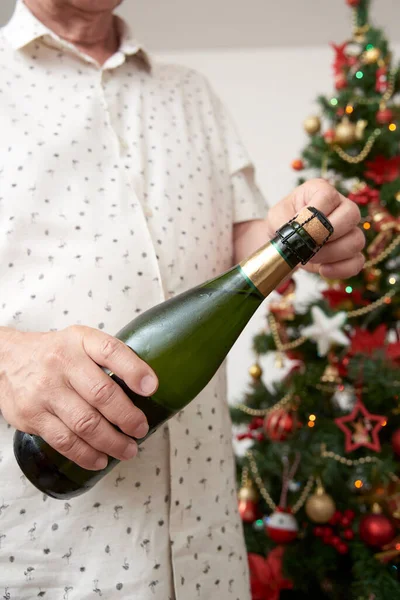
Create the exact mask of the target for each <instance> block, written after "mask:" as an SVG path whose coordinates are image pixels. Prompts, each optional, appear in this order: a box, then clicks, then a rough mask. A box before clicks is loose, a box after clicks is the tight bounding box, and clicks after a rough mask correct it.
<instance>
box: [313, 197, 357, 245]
mask: <svg viewBox="0 0 400 600" xmlns="http://www.w3.org/2000/svg"><path fill="white" fill-rule="evenodd" d="M337 194H338V196H339V198H340V200H341V202H340V204H339V205H338V206H337V207H336V208H335V209H334V210H333V212H331V213H330V215H329V216H328V215H327V216H328V218H329V221H330V222H331V223H332V226H333V229H334V232H333V234H332V236H331V237H330V239H329V243H332V242H334V241H335V240H338V239H339V238H342V237H343V236H345V235H347V234H348V233H350V232H353V233H355V231H356V229H357V228H358V225H359V223H360V219H361V214H360V209H359V208H358V206H357V205H356V204H355V203H354V202H352V201H351V200H348V199H347V198H345V197H344V196H342V195H341V194H339V193H338V192H337ZM316 208H317V207H316Z"/></svg>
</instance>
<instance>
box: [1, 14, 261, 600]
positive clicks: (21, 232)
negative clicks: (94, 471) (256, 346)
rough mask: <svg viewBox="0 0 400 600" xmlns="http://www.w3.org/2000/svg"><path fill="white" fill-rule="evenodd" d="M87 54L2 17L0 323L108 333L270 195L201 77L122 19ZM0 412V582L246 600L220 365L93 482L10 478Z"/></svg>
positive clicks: (228, 238)
mask: <svg viewBox="0 0 400 600" xmlns="http://www.w3.org/2000/svg"><path fill="white" fill-rule="evenodd" d="M120 26H121V28H122V29H123V38H122V41H121V47H120V50H119V52H117V53H116V54H115V55H114V56H113V57H111V58H110V59H109V61H107V63H106V64H105V65H104V66H103V67H102V68H100V67H99V66H98V65H97V64H96V63H95V62H94V61H93V60H91V59H90V58H89V57H87V56H84V55H82V54H80V53H79V52H78V51H77V50H76V49H75V48H73V47H72V46H71V45H69V44H66V43H65V42H62V40H59V39H58V38H57V37H56V36H55V35H53V34H52V33H51V32H49V31H48V30H46V28H45V27H44V26H43V25H42V24H41V23H39V22H38V21H37V20H36V19H35V18H34V17H33V16H32V15H31V13H30V12H29V11H28V10H27V8H26V7H25V6H24V5H23V4H22V3H19V4H18V5H17V10H16V13H15V15H14V17H13V20H12V21H11V22H10V24H9V25H8V26H7V27H6V28H4V29H3V30H1V32H0V131H1V137H2V144H1V147H0V257H1V260H0V271H1V282H2V285H1V291H0V324H1V325H3V326H10V327H16V328H18V329H21V330H32V331H34V330H38V331H47V330H58V329H62V328H64V327H67V326H68V325H72V324H74V323H82V324H85V325H89V326H91V327H97V328H99V329H103V330H104V331H107V332H108V333H111V334H114V333H116V332H117V331H118V330H119V329H120V328H121V327H122V326H123V325H125V324H126V323H127V322H128V321H130V320H131V319H132V318H133V317H134V316H135V314H138V313H140V312H141V311H144V310H146V309H148V308H150V307H151V306H153V305H155V304H157V303H159V302H162V301H163V300H165V299H166V298H168V297H171V296H172V295H174V294H176V293H179V292H182V291H184V290H186V289H188V288H190V287H192V286H194V285H196V284H198V283H200V282H202V281H204V280H206V279H208V278H210V277H212V276H213V275H215V274H218V273H220V272H221V271H223V270H224V269H226V268H228V267H229V266H230V265H231V262H232V250H233V249H232V227H233V224H234V223H235V222H239V221H244V220H250V219H254V218H261V217H263V216H264V213H265V211H266V205H265V202H264V200H263V199H262V198H261V195H260V194H259V192H258V190H257V188H256V186H255V184H254V179H253V171H252V167H251V163H250V161H249V159H248V157H247V155H246V152H245V150H244V149H243V147H242V145H241V142H240V140H239V138H238V136H237V134H236V132H235V129H234V126H233V125H232V122H231V120H230V119H229V117H228V116H227V113H226V111H225V110H224V108H223V106H222V105H221V103H220V101H219V100H218V99H217V98H216V97H215V95H214V93H213V92H212V90H210V87H209V85H208V84H207V82H206V81H205V80H204V78H203V77H201V76H200V75H198V74H197V73H195V72H193V71H190V70H188V69H185V68H181V67H176V66H171V65H162V64H156V63H154V62H153V61H151V62H150V59H149V58H148V56H147V55H146V54H145V53H144V51H143V50H142V49H141V47H140V45H139V44H137V42H135V40H134V39H133V38H132V37H131V35H130V33H129V30H128V29H127V27H126V26H125V25H124V24H123V23H122V22H121V23H120ZM12 437H13V431H12V429H11V428H10V427H9V426H8V425H7V424H6V423H5V421H4V420H3V419H2V418H1V416H0V592H1V593H0V597H1V595H2V596H3V597H4V598H6V599H7V600H32V599H34V598H45V600H89V599H90V600H94V599H96V598H98V597H103V598H107V599H108V598H119V597H120V598H126V599H135V600H136V599H137V600H169V599H171V600H172V599H175V598H176V599H177V600H187V599H188V598H190V599H193V600H196V599H200V600H209V599H210V598H218V599H219V600H246V599H247V598H249V592H248V579H247V562H246V554H245V549H244V544H243V536H242V529H241V523H240V520H239V518H238V515H237V508H236V491H235V482H234V467H233V457H232V447H231V432H230V420H229V413H228V408H227V404H226V389H225V370H224V369H221V370H220V372H219V373H218V374H217V376H216V377H215V378H214V379H213V381H212V382H211V383H210V384H209V386H208V387H207V388H206V389H205V390H204V391H203V392H202V393H201V394H200V395H199V396H198V398H197V399H196V400H195V401H194V402H193V403H192V404H191V405H190V406H189V407H188V408H187V409H185V410H184V411H183V412H181V413H180V414H179V415H178V416H177V417H176V418H175V419H173V420H171V421H170V422H169V424H168V425H167V426H165V427H164V428H163V429H161V430H160V431H159V432H157V433H156V434H155V435H154V436H152V438H150V439H149V440H148V441H147V442H146V443H145V444H144V445H143V447H142V448H141V451H140V454H139V457H138V458H137V459H134V460H132V461H129V462H128V463H124V464H122V463H121V464H120V465H119V466H118V467H116V468H115V469H114V471H112V472H111V473H110V474H109V475H108V476H107V477H106V478H105V479H104V480H102V481H101V482H100V483H98V484H97V485H96V486H95V488H94V489H93V490H91V491H90V492H88V493H86V494H84V495H83V496H81V497H79V498H76V499H73V500H71V501H69V502H62V501H58V500H52V499H50V498H47V497H46V496H43V495H42V494H40V493H39V492H38V491H37V490H36V489H35V488H33V487H32V486H31V485H30V484H29V482H27V481H26V480H25V478H24V477H23V476H22V474H21V472H20V470H19V469H18V466H17V464H16V462H15V459H14V456H13V452H12Z"/></svg>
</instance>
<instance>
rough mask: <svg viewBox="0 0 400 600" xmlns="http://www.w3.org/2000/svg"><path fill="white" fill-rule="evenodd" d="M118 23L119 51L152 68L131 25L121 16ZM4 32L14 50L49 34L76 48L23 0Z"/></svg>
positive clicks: (57, 41) (53, 38)
mask: <svg viewBox="0 0 400 600" xmlns="http://www.w3.org/2000/svg"><path fill="white" fill-rule="evenodd" d="M117 23H118V30H119V34H120V46H119V49H118V53H119V54H124V55H125V56H132V55H137V57H138V58H139V59H140V60H142V61H143V62H144V63H145V65H146V67H148V68H150V67H151V61H150V57H149V55H148V53H147V52H146V51H145V49H144V48H143V46H142V45H141V44H140V43H139V42H138V41H137V40H136V39H135V38H134V36H133V34H132V31H131V29H130V27H129V25H128V24H127V23H126V21H124V20H123V19H121V17H117ZM2 32H3V35H4V36H5V38H6V39H7V41H8V43H9V44H10V46H11V47H12V48H13V49H14V50H20V49H21V48H23V47H24V46H26V45H27V44H30V43H31V42H33V41H34V40H37V39H40V38H43V37H44V36H49V37H50V38H52V40H53V41H54V42H56V44H57V45H59V46H60V45H62V46H64V47H68V48H70V49H74V46H73V45H72V44H70V43H69V42H66V41H65V40H63V39H62V38H60V37H59V36H58V35H56V34H55V33H54V32H53V31H51V29H48V27H46V26H45V25H44V24H43V23H42V22H41V21H39V20H38V19H37V18H36V17H35V16H34V15H33V14H32V13H31V11H30V10H29V9H28V7H27V6H26V5H25V4H24V2H23V0H17V4H16V7H15V11H14V14H13V16H12V17H11V19H10V21H9V22H8V23H7V25H5V27H3V28H2ZM75 50H76V49H75ZM79 54H81V53H79Z"/></svg>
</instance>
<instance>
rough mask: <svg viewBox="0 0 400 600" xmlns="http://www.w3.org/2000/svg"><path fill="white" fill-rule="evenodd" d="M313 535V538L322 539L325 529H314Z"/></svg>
mask: <svg viewBox="0 0 400 600" xmlns="http://www.w3.org/2000/svg"><path fill="white" fill-rule="evenodd" d="M313 533H314V535H315V537H323V535H324V533H325V527H314V529H313Z"/></svg>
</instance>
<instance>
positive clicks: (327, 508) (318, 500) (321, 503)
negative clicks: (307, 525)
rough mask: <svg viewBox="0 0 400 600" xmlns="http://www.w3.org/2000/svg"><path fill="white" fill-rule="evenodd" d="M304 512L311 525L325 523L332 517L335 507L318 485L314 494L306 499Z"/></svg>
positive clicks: (329, 497)
mask: <svg viewBox="0 0 400 600" xmlns="http://www.w3.org/2000/svg"><path fill="white" fill-rule="evenodd" d="M305 510H306V513H307V516H308V518H309V519H310V520H311V521H312V522H313V523H327V522H328V521H329V519H331V517H333V515H334V513H335V511H336V505H335V502H334V501H333V498H332V497H331V496H330V495H329V494H327V493H326V492H325V490H324V488H323V487H322V485H320V486H318V487H317V489H316V490H315V493H314V494H313V495H312V496H310V497H309V498H308V499H307V502H306V506H305Z"/></svg>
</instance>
